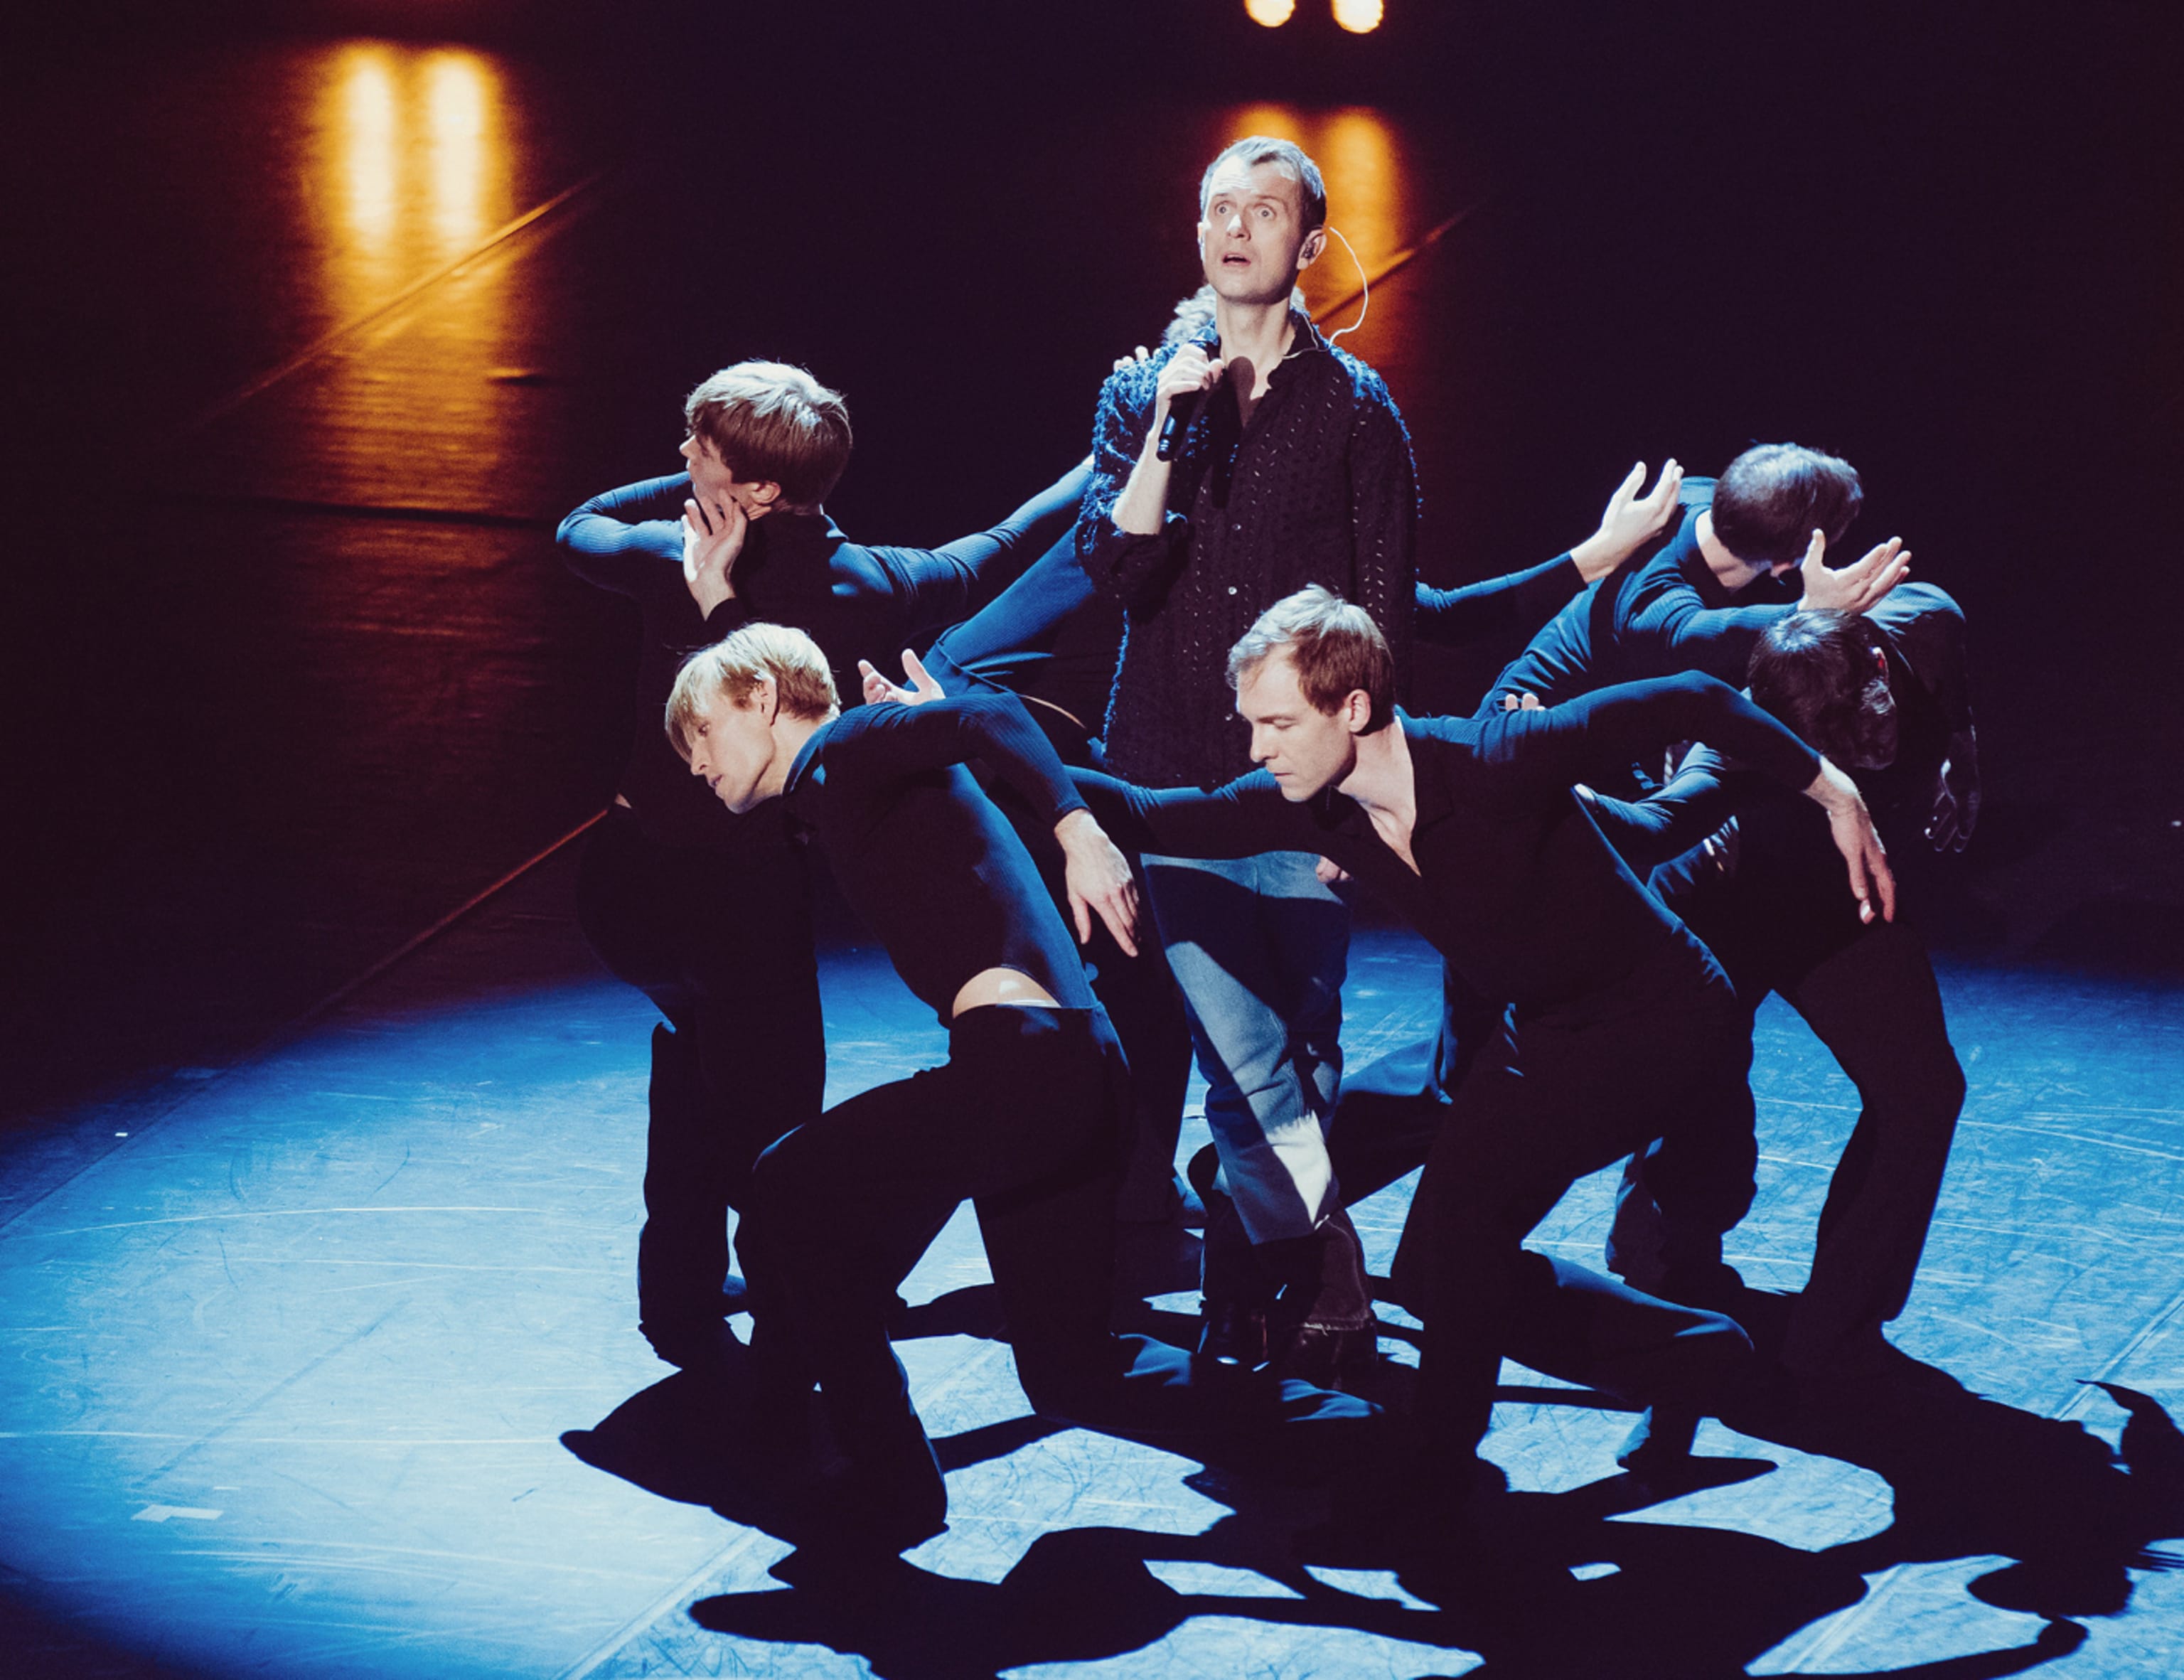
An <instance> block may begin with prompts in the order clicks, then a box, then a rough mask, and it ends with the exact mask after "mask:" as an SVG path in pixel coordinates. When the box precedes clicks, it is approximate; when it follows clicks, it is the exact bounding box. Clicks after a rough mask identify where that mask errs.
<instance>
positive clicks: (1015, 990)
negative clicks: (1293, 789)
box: [668, 624, 1377, 1549]
mask: <svg viewBox="0 0 2184 1680" xmlns="http://www.w3.org/2000/svg"><path fill="white" fill-rule="evenodd" d="M668 728H669V733H670V734H671V738H672V740H673V741H674V744H675V745H676V746H677V749H678V750H679V751H682V752H683V753H685V754H686V755H687V756H688V760H689V765H690V769H691V771H692V772H693V773H694V774H696V775H698V776H699V777H702V778H703V779H705V783H706V784H708V785H709V786H710V788H711V790H712V791H713V793H714V795H716V797H717V798H718V799H719V800H720V801H721V803H722V804H724V805H725V806H727V807H728V808H729V809H730V810H732V811H735V812H749V811H752V810H755V809H762V808H764V807H766V806H769V805H774V804H778V806H779V807H781V808H782V809H783V811H784V812H786V813H787V814H788V817H789V818H791V820H793V821H794V822H795V823H798V824H799V825H800V826H802V827H804V828H805V829H808V831H809V832H810V833H811V835H812V836H813V838H814V839H815V840H816V843H817V844H818V845H819V846H821V847H822V849H823V850H824V851H825V853H826V855H827V860H828V862H829V863H830V864H831V865H832V867H833V874H834V878H835V879H836V880H837V881H838V883H839V884H840V885H841V887H842V890H843V893H844V896H845V897H846V898H847V899H848V900H849V901H850V904H851V906H852V907H854V908H855V909H856V911H857V912H858V913H860V914H861V916H862V917H863V918H864V919H865V921H866V924H868V925H869V926H870V927H871V928H872V929H873V931H874V932H875V933H876V934H877V935H878V937H879V939H880V940H881V941H882V943H883V945H885V946H886V947H887V951H888V954H889V957H890V959H891V960H892V961H893V962H894V965H895V968H896V969H897V971H898V972H899V973H900V974H901V975H902V978H903V980H905V983H906V984H908V985H909V986H910V988H911V991H915V992H916V993H917V995H918V996H919V997H920V998H922V1000H923V1001H924V1002H926V1003H927V1004H928V1005H929V1006H930V1007H932V1009H933V1013H935V1014H936V1015H938V1016H939V1019H941V1021H942V1022H943V1023H944V1024H945V1025H946V1026H947V1028H948V1031H949V1055H948V1059H947V1061H946V1062H945V1063H943V1064H942V1065H941V1066H939V1067H937V1068H932V1069H927V1070H926V1071H924V1072H922V1073H920V1074H914V1075H912V1076H911V1078H909V1079H906V1080H896V1081H894V1082H893V1083H891V1084H889V1085H884V1086H878V1087H877V1088H875V1089H873V1090H870V1091H865V1092H863V1093H862V1094H861V1095H860V1096H857V1097H851V1098H850V1100H849V1101H847V1102H841V1103H838V1104H837V1105H836V1106H835V1107H833V1108H830V1109H828V1110H827V1113H825V1114H824V1115H823V1116H821V1117H818V1118H816V1119H812V1120H811V1121H809V1122H807V1123H806V1124H805V1125H802V1126H800V1127H799V1128H797V1129H796V1130H794V1131H791V1132H790V1133H789V1134H788V1136H785V1137H783V1138H782V1139H781V1140H780V1141H778V1142H777V1143H775V1144H774V1145H773V1146H772V1147H771V1148H769V1149H768V1150H767V1151H766V1153H765V1154H764V1155H763V1156H761V1157H760V1159H759V1162H758V1164H757V1167H756V1169H755V1171H754V1173H753V1175H752V1181H751V1187H750V1199H749V1205H748V1206H747V1208H745V1210H744V1219H743V1222H742V1225H741V1226H740V1228H739V1231H738V1238H737V1243H738V1251H739V1253H741V1255H742V1257H743V1259H744V1265H745V1267H746V1268H747V1270H748V1273H749V1280H750V1289H751V1298H752V1304H753V1311H754V1314H755V1327H754V1332H753V1344H752V1345H753V1348H754V1351H755V1353H757V1354H758V1355H759V1357H760V1376H761V1378H762V1380H763V1381H764V1382H765V1384H766V1386H767V1387H768V1388H769V1389H770V1390H771V1391H772V1393H774V1395H775V1396H776V1397H777V1402H779V1403H782V1404H784V1405H785V1406H786V1407H794V1406H796V1405H797V1404H798V1403H799V1401H800V1398H801V1396H802V1395H803V1394H804V1393H806V1392H808V1390H809V1388H810V1387H811V1385H812V1384H814V1383H816V1385H817V1387H818V1389H819V1392H820V1397H821V1403H822V1406H823V1407H824V1409H825V1413H826V1415H827V1420H828V1421H829V1422H830V1423H831V1425H832V1426H833V1436H834V1438H835V1440H836V1441H837V1442H838V1443H839V1445H840V1447H841V1448H842V1450H843V1451H844V1454H846V1455H847V1457H848V1460H849V1463H850V1476H849V1477H848V1480H847V1483H846V1485H844V1486H843V1487H840V1488H839V1489H838V1492H839V1493H840V1495H841V1499H842V1503H843V1506H844V1509H842V1510H840V1512H839V1515H841V1516H843V1517H844V1518H846V1519H847V1520H848V1521H846V1523H845V1524H844V1525H842V1526H840V1527H838V1528H837V1530H836V1532H835V1533H834V1536H833V1538H837V1539H844V1540H850V1541H853V1542H855V1543H861V1544H865V1545H870V1544H872V1543H877V1544H878V1545H880V1546H882V1547H883V1548H885V1549H899V1548H900V1547H901V1546H903V1545H906V1544H909V1543H911V1542H913V1541H916V1540H918V1539H921V1538H924V1537H925V1536H926V1535H928V1534H930V1533H932V1532H934V1531H936V1530H937V1529H938V1528H939V1527H940V1526H941V1525H942V1523H943V1521H944V1518H945V1515H946V1508H947V1493H946V1489H945V1487H944V1484H943V1482H942V1480H941V1476H940V1472H939V1466H938V1465H937V1464H936V1463H935V1461H934V1460H933V1454H932V1450H931V1448H930V1447H929V1446H928V1444H927V1442H926V1438H925V1435H924V1432H923V1430H922V1426H921V1425H920V1423H919V1421H918V1418H917V1411H916V1409H914V1408H913V1407H912V1405H911V1401H910V1397H909V1393H908V1389H907V1386H906V1384H905V1381H904V1377H903V1371H902V1367H901V1365H900V1363H898V1362H897V1360H896V1359H895V1358H894V1353H893V1352H892V1351H891V1349H890V1348H889V1344H888V1334H887V1320H886V1314H887V1309H888V1306H889V1303H891V1301H892V1300H893V1298H894V1288H895V1286H896V1285H897V1284H898V1283H899V1282H900V1281H901V1278H902V1275H903V1274H904V1273H905V1272H906V1271H907V1270H909V1269H910V1267H911V1264H913V1263H914V1262H915V1261H916V1259H917V1254H918V1252H919V1250H920V1249H921V1248H922V1247H923V1245H924V1242H925V1241H926V1239H927V1237H928V1236H929V1234H930V1232H931V1231H933V1229H934V1227H935V1226H936V1225H938V1224H939V1221H940V1220H943V1219H944V1218H945V1217H946V1215H947V1214H948V1211H949V1210H950V1208H953V1207H954V1206H955V1205H956V1203H958V1202H960V1201H961V1200H962V1199H963V1198H964V1197H972V1199H973V1200H974V1202H975V1203H976V1205H977V1208H978V1219H979V1225H980V1229H981V1231H983V1236H984V1238H985V1245H986V1253H987V1259H988V1260H989V1263H990V1264H991V1266H992V1269H993V1274H994V1281H995V1286H996V1287H997V1288H998V1290H999V1291H1000V1297H1001V1302H1002V1308H1003V1311H1004V1314H1005V1315H1006V1320H1007V1324H1008V1328H1009V1337H1010V1342H1011V1346H1012V1348H1013V1350H1014V1353H1015V1358H1016V1365H1017V1375H1018V1377H1019V1379H1020V1380H1021V1381H1022V1384H1023V1387H1024V1392H1025V1393H1026V1394H1027V1395H1028V1397H1029V1398H1030V1399H1031V1401H1032V1403H1033V1404H1034V1406H1036V1407H1037V1408H1038V1409H1039V1411H1040V1412H1041V1413H1043V1414H1045V1415H1048V1416H1050V1417H1055V1418H1057V1419H1061V1420H1066V1421H1069V1422H1073V1423H1081V1424H1084V1425H1088V1426H1094V1427H1101V1428H1108V1429H1116V1430H1121V1431H1124V1432H1130V1433H1134V1434H1149V1435H1151V1436H1153V1437H1155V1438H1156V1439H1158V1440H1160V1441H1162V1443H1164V1444H1167V1445H1171V1446H1175V1447H1178V1448H1183V1449H1184V1450H1189V1451H1192V1452H1195V1453H1197V1454H1201V1455H1206V1454H1216V1453H1218V1452H1219V1451H1221V1450H1222V1448H1223V1446H1224V1445H1226V1444H1230V1443H1228V1442H1226V1441H1224V1437H1229V1436H1235V1437H1245V1439H1246V1440H1248V1438H1249V1437H1251V1436H1252V1435H1253V1434H1254V1433H1255V1432H1260V1431H1263V1430H1265V1429H1267V1428H1268V1427H1270V1426H1279V1429H1280V1433H1281V1436H1282V1439H1283V1442H1284V1444H1285V1446H1287V1447H1288V1448H1290V1449H1291V1450H1292V1451H1294V1450H1295V1448H1300V1447H1303V1446H1306V1445H1307V1443H1310V1442H1312V1441H1314V1440H1325V1441H1329V1444H1330V1445H1334V1444H1338V1443H1345V1442H1353V1441H1354V1442H1356V1443H1357V1444H1360V1445H1362V1444H1363V1443H1364V1441H1365V1440H1367V1439H1369V1438H1370V1436H1371V1433H1372V1427H1371V1426H1373V1424H1374V1423H1375V1421H1376V1419H1377V1414H1376V1412H1375V1411H1374V1409H1373V1408H1372V1407H1370V1406H1368V1405H1366V1404H1363V1403H1362V1402H1358V1401H1354V1400H1350V1399H1347V1398H1344V1397H1341V1396H1339V1395H1332V1394H1326V1393H1320V1392H1319V1391H1318V1390H1315V1389H1312V1388H1308V1387H1305V1386H1304V1385H1303V1384H1301V1383H1290V1384H1284V1385H1277V1384H1275V1383H1273V1382H1272V1381H1264V1380H1260V1381H1254V1380H1252V1379H1251V1378H1249V1377H1247V1376H1245V1375H1243V1374H1241V1373H1238V1372H1234V1371H1224V1370H1221V1369H1220V1368H1219V1367H1217V1366H1213V1365H1211V1364H1210V1363H1209V1364H1208V1365H1206V1366H1204V1367H1202V1368H1200V1367H1195V1362H1194V1361H1193V1360H1192V1359H1191V1358H1190V1356H1189V1355H1187V1354H1185V1353H1182V1352H1181V1351H1180V1350H1178V1349H1176V1348H1169V1347H1167V1346H1166V1345H1164V1344H1162V1343H1161V1342H1152V1341H1148V1340H1146V1339H1145V1338H1142V1337H1125V1338H1117V1337H1112V1336H1110V1335H1109V1334H1108V1333H1107V1313H1108V1304H1109V1301H1108V1295H1109V1288H1110V1273H1111V1271H1112V1263H1113V1254H1114V1227H1113V1218H1114V1197H1115V1186H1116V1179H1117V1169H1118V1164H1119V1161H1118V1144H1119V1141H1120V1134H1121V1130H1122V1128H1123V1125H1124V1124H1125V1120H1126V1112H1127V1108H1128V1089H1127V1080H1126V1075H1125V1073H1124V1070H1123V1061H1122V1057H1121V1055H1120V1053H1119V1051H1118V1048H1117V1045H1116V1043H1115V1040H1114V1035H1113V1031H1112V1028H1110V1026H1109V1025H1108V1024H1107V1019H1106V1015H1105V1014H1104V1013H1102V1012H1101V1010H1100V1007H1099V1005H1098V1003H1097V1002H1095V1000H1094V998H1093V996H1092V993H1091V991H1090V989H1089V986H1088V985H1086V982H1085V979H1084V967H1083V964H1082V963H1081V962H1080V961H1079V960H1078V956H1077V952H1076V951H1075V949H1074V948H1073V946H1072V945H1071V943H1070V939H1069V935H1068V933H1067V930H1066V929H1064V928H1063V926H1062V924H1061V918H1060V917H1059V916H1057V915H1056V912H1055V908H1054V906H1053V905H1052V903H1051V902H1050V901H1049V899H1048V896H1047V893H1046V890H1045V886H1044V885H1043V884H1042V883H1041V881H1040V879H1039V873H1038V871H1037V870H1036V869H1035V868H1034V867H1033V864H1032V862H1031V859H1030V857H1029V856H1028V854H1027V853H1026V851H1025V850H1024V847H1023V846H1022V842H1021V841H1020V840H1018V839H1017V834H1016V833H1015V832H1014V830H1013V829H1011V827H1010V825H1009V823H1008V821H1007V819H1006V818H1004V817H1002V815H1001V814H1000V812H998V811H996V810H995V808H994V806H993V804H992V802H991V801H989V800H988V799H987V797H986V796H985V795H983V793H982V792H981V791H980V790H979V789H978V785H977V784H976V783H975V782H974V781H972V779H971V777H970V775H969V774H968V773H967V771H966V769H965V768H964V765H965V762H966V761H967V760H968V759H970V758H972V757H978V758H980V759H982V760H983V762H986V763H987V764H988V765H989V766H990V767H993V768H994V769H995V770H996V771H998V772H999V773H1000V774H1001V775H1002V776H1003V777H1005V778H1006V779H1008V780H1009V781H1010V782H1011V784H1013V785H1014V786H1015V787H1016V788H1017V791H1018V792H1019V793H1020V794H1021V795H1022V797H1023V798H1024V799H1025V800H1026V801H1028V803H1030V804H1031V805H1032V806H1033V807H1034V808H1035V809H1037V810H1038V811H1039V812H1040V814H1041V816H1042V818H1043V819H1044V820H1045V822H1046V823H1047V824H1048V826H1049V827H1050V830H1051V832H1052V834H1053V835H1054V838H1055V840H1056V843H1057V844H1058V845H1059V846H1060V847H1061V851H1062V853H1063V855H1064V857H1065V858H1066V859H1067V865H1066V879H1067V890H1068V894H1069V898H1070V902H1071V904H1072V906H1073V909H1074V912H1075V915H1076V918H1077V922H1078V934H1079V936H1080V937H1082V936H1084V935H1089V930H1090V929H1089V919H1090V916H1091V915H1092V913H1095V912H1096V913H1097V914H1098V915H1099V916H1100V918H1101V919H1102V920H1103V921H1104V922H1105V923H1106V925H1107V927H1108V929H1110V931H1111V932H1112V935H1114V937H1115V938H1116V939H1117V942H1118V943H1119V944H1121V945H1122V946H1123V948H1124V949H1126V950H1127V949H1128V948H1129V946H1131V944H1132V943H1133V924H1134V913H1135V888H1134V885H1133V884H1132V881H1131V876H1130V871H1129V868H1128V863H1127V862H1126V861H1125V860H1124V859H1123V857H1122V856H1121V855H1120V854H1119V853H1118V852H1117V851H1116V850H1115V849H1114V847H1113V846H1112V845H1111V844H1109V842H1108V840H1107V839H1106V835H1105V834H1102V833H1101V832H1100V827H1099V825H1098V824H1097V823H1095V822H1094V821H1093V820H1092V818H1091V817H1090V815H1089V812H1087V811H1086V810H1085V808H1084V801H1083V799H1082V798H1081V797H1080V796H1079V795H1078V794H1077V793H1076V792H1075V790H1074V789H1073V787H1072V785H1071V784H1070V781H1069V779H1068V775H1067V772H1066V771H1065V770H1064V769H1063V767H1062V765H1061V761H1060V760H1059V759H1058V758H1056V756H1055V755H1054V752H1053V751H1052V749H1051V748H1050V746H1049V745H1047V743H1046V740H1045V737H1044V736H1043V735H1041V734H1040V733H1039V729H1038V728H1037V727H1036V726H1035V725H1034V724H1033V723H1032V722H1031V720H1030V718H1029V717H1028V716H1027V715H1026V713H1025V712H1024V709H1023V706H1022V704H1021V703H1020V702H1019V701H1017V700H1016V699H1014V698H1013V697H1012V696H1009V695H972V696H968V697H964V698H959V699H954V700H944V701H939V702H936V703H933V704H930V705H925V706H917V707H915V708H912V707H907V706H897V705H892V704H881V705H877V706H864V707H861V708H860V709H859V710H858V711H856V712H851V713H850V714H849V715H847V716H841V715H839V714H838V710H837V708H836V706H835V697H834V691H833V683H832V680H831V678H830V676H829V673H828V671H827V664H826V661H825V657H824V656H823V655H822V653H821V652H820V650H819V649H818V648H817V646H816V645H815V644H814V643H813V642H812V641H811V639H810V638H809V637H807V636H805V635H803V634H802V633H799V632H797V631H794V630H790V629H785V628H782V627H780V626H777V625H770V624H757V625H749V626H746V627H745V628H743V629H741V630H738V632H736V633H734V634H733V635H731V636H729V637H728V638H727V639H726V640H724V641H722V642H721V643H720V644H719V645H717V646H716V647H712V648H709V649H707V650H705V651H704V652H702V653H700V654H699V655H698V656H696V657H695V658H694V659H693V660H692V661H690V663H689V664H688V666H687V667H684V669H683V672H682V675H681V676H680V677H679V678H677V682H676V685H675V689H674V693H673V695H672V696H671V700H670V702H669V709H668ZM1297 1426H1316V1427H1307V1428H1305V1429H1304V1430H1303V1432H1302V1434H1301V1435H1300V1434H1299V1432H1298V1428H1297ZM1329 1437H1332V1439H1331V1440H1329ZM786 1444H787V1445H788V1446H789V1447H790V1448H794V1446H795V1445H796V1444H797V1443H796V1442H795V1441H794V1437H790V1438H789V1440H788V1442H787V1443H786Z"/></svg>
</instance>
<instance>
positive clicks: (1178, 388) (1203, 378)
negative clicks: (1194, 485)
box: [1153, 339, 1223, 460]
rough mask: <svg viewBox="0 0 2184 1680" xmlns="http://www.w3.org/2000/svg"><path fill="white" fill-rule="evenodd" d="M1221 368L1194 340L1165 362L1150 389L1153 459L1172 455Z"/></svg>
mask: <svg viewBox="0 0 2184 1680" xmlns="http://www.w3.org/2000/svg"><path fill="white" fill-rule="evenodd" d="M1222 368H1223V363H1222V362H1221V360H1220V359H1219V358H1218V357H1214V356H1209V355H1208V354H1206V346H1205V345H1204V344H1202V343H1198V342H1197V341H1196V340H1195V339H1194V340H1192V341H1191V342H1190V343H1186V344H1184V345H1183V346H1182V347H1181V348H1180V349H1178V350H1177V351H1176V353H1175V354H1174V355H1173V356H1171V357H1170V358H1169V359H1168V364H1167V366H1166V367H1164V368H1162V370H1161V377H1160V383H1159V384H1157V385H1156V386H1155V387H1154V388H1153V436H1154V437H1155V438H1156V439H1157V440H1158V443H1157V445H1156V448H1155V449H1154V457H1155V459H1156V460H1167V459H1169V457H1171V456H1172V455H1174V453H1175V451H1176V448H1177V446H1178V444H1181V443H1182V441H1183V434H1184V433H1186V432H1188V431H1189V430H1190V417H1191V416H1192V415H1194V414H1195V413H1196V412H1197V411H1198V405H1199V403H1200V402H1201V400H1202V399H1204V397H1205V395H1206V393H1207V392H1208V391H1210V390H1212V388H1214V387H1215V386H1216V385H1218V384H1219V383H1220V382H1221V373H1222Z"/></svg>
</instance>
